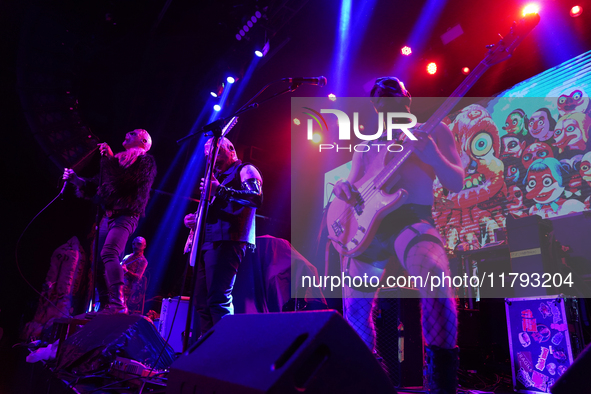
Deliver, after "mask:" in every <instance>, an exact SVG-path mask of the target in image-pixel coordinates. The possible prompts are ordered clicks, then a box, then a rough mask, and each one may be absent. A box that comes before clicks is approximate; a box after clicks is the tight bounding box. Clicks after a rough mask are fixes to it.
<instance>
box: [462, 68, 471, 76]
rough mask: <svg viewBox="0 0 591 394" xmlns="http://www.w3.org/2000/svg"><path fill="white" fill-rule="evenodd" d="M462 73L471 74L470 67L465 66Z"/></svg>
mask: <svg viewBox="0 0 591 394" xmlns="http://www.w3.org/2000/svg"><path fill="white" fill-rule="evenodd" d="M462 74H464V75H468V74H470V67H464V68H462Z"/></svg>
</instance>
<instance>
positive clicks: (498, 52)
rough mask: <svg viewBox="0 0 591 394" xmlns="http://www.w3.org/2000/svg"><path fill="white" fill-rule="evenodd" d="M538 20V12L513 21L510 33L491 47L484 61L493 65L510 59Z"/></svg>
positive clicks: (488, 64)
mask: <svg viewBox="0 0 591 394" xmlns="http://www.w3.org/2000/svg"><path fill="white" fill-rule="evenodd" d="M538 22H540V15H538V14H528V15H526V16H525V17H524V18H523V19H521V20H520V21H519V22H513V26H512V27H511V31H510V32H509V34H507V35H506V36H504V37H503V38H502V39H501V40H500V41H499V42H498V44H495V45H493V46H492V48H490V49H489V51H488V53H487V55H486V57H485V58H484V60H483V61H482V62H483V63H485V64H486V65H487V66H492V65H494V64H497V63H500V62H503V61H505V60H507V59H509V58H510V57H511V56H512V55H513V51H514V50H515V48H517V46H518V45H519V44H520V43H521V41H523V39H524V38H525V37H526V36H527V35H528V34H529V32H530V31H532V29H533V28H534V27H536V25H537V24H538Z"/></svg>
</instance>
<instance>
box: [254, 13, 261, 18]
mask: <svg viewBox="0 0 591 394" xmlns="http://www.w3.org/2000/svg"><path fill="white" fill-rule="evenodd" d="M254 16H256V17H257V18H259V19H260V18H261V13H260V12H259V11H257V12H255V13H254Z"/></svg>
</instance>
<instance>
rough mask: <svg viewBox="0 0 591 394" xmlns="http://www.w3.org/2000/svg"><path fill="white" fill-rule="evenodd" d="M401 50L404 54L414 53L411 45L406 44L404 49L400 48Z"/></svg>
mask: <svg viewBox="0 0 591 394" xmlns="http://www.w3.org/2000/svg"><path fill="white" fill-rule="evenodd" d="M400 52H401V53H402V54H403V55H405V56H408V55H410V54H411V53H412V49H410V47H409V46H404V47H402V49H401V50H400Z"/></svg>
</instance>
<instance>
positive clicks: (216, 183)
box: [199, 174, 220, 196]
mask: <svg viewBox="0 0 591 394" xmlns="http://www.w3.org/2000/svg"><path fill="white" fill-rule="evenodd" d="M204 182H205V178H201V183H200V184H199V191H200V192H201V194H203V188H204ZM219 186H220V182H219V181H218V180H217V179H216V177H215V175H213V174H212V175H211V191H210V192H209V195H210V196H215V194H216V193H217V191H218V187H219Z"/></svg>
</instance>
